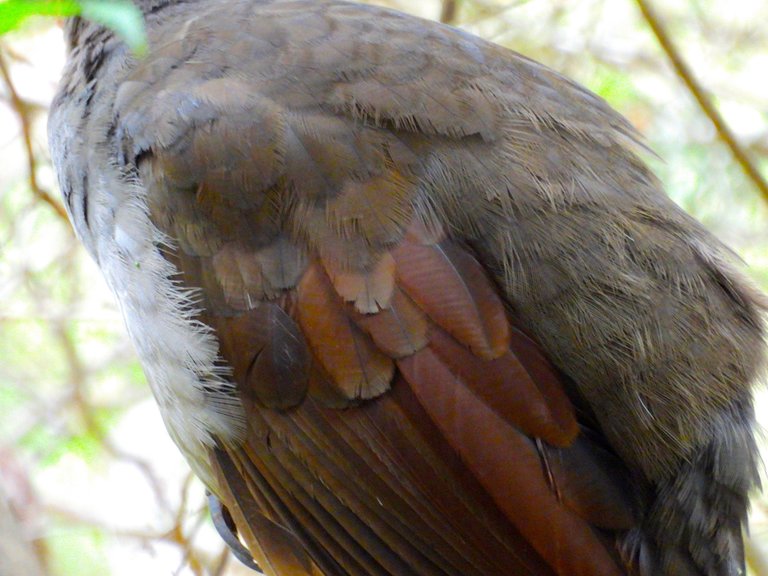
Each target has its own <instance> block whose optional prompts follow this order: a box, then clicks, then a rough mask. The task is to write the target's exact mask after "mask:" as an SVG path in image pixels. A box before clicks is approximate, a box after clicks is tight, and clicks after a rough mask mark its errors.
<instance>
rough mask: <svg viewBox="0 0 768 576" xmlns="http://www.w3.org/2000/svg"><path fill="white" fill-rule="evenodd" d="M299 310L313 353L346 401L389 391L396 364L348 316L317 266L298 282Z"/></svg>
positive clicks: (310, 269) (300, 319)
mask: <svg viewBox="0 0 768 576" xmlns="http://www.w3.org/2000/svg"><path fill="white" fill-rule="evenodd" d="M297 309H298V317H299V322H300V324H301V326H302V328H303V329H304V333H305V335H306V337H307V341H308V342H309V345H310V347H311V349H312V352H313V353H314V355H315V356H316V357H317V359H318V361H319V362H320V364H321V365H322V366H323V368H324V369H325V371H326V372H327V373H328V375H329V376H330V377H331V379H332V384H333V385H334V386H335V387H337V388H338V390H339V391H340V392H341V393H342V394H343V395H344V396H345V397H346V398H349V399H351V400H362V399H365V398H373V397H375V396H378V395H379V394H381V393H382V392H384V391H386V390H387V389H388V388H389V383H390V381H391V380H392V375H393V373H394V364H393V363H392V361H391V360H390V359H389V358H387V357H386V356H385V355H384V354H383V353H382V352H380V351H379V350H378V349H377V348H376V347H375V346H374V344H373V341H372V340H371V338H370V336H368V335H367V334H365V333H364V332H363V331H362V330H360V329H359V328H358V327H357V326H355V325H354V323H353V322H352V321H351V320H350V318H349V317H348V316H347V315H346V313H345V311H344V302H343V301H342V299H341V298H340V297H339V296H338V295H337V294H336V293H335V292H334V291H333V287H332V285H331V282H330V280H329V279H328V277H327V276H326V274H325V272H324V271H323V269H322V267H320V266H319V265H317V264H315V265H312V266H310V267H309V269H308V270H307V272H306V273H305V274H304V277H303V278H302V279H301V282H300V283H299V288H298V304H297Z"/></svg>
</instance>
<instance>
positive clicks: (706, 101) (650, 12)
mask: <svg viewBox="0 0 768 576" xmlns="http://www.w3.org/2000/svg"><path fill="white" fill-rule="evenodd" d="M636 2H637V5H638V7H639V8H640V11H641V12H642V14H643V18H645V21H646V22H647V23H648V26H649V27H650V28H651V30H652V31H653V33H654V35H655V36H656V39H657V40H658V42H659V45H660V46H661V48H662V49H663V50H664V52H665V53H666V55H667V58H669V61H670V62H671V63H672V66H673V67H674V69H675V72H677V75H678V76H680V78H682V80H683V82H684V83H685V85H686V86H687V88H688V90H689V91H690V92H691V94H693V97H694V98H695V99H696V102H698V104H699V107H700V108H701V109H702V111H703V112H704V114H706V116H707V117H708V118H709V119H710V121H711V122H712V124H714V125H715V129H716V130H717V134H718V136H719V137H720V139H721V140H722V141H723V142H725V144H726V146H728V148H729V149H730V150H731V153H732V154H733V157H734V158H735V159H736V161H737V162H738V163H739V165H740V166H741V168H742V170H743V171H744V173H745V174H746V176H747V178H749V179H750V180H751V181H752V183H753V184H754V185H755V187H757V189H758V190H759V191H760V194H761V195H762V197H763V199H764V200H765V201H766V202H768V181H766V179H765V178H764V177H763V175H762V174H761V173H760V170H758V168H757V166H756V165H755V163H754V162H753V161H752V160H751V159H750V157H749V154H747V151H746V150H745V149H744V147H743V146H742V145H741V144H740V143H739V141H738V139H737V138H736V135H735V134H734V133H733V131H732V130H731V128H730V126H728V124H727V123H726V121H725V119H724V118H723V117H722V115H721V114H720V112H719V111H718V110H717V108H716V107H715V105H714V104H713V103H712V99H711V98H710V97H709V96H708V95H707V93H706V90H705V89H704V87H703V86H702V85H701V83H700V82H699V80H698V79H697V78H696V76H695V74H694V73H693V70H691V67H690V66H689V65H688V63H687V62H686V61H685V59H684V58H683V56H682V54H681V53H680V51H679V50H678V49H677V47H676V46H675V44H674V42H673V41H672V38H671V37H670V35H669V33H668V32H667V30H666V28H665V27H664V24H663V23H662V22H661V20H660V19H659V17H658V14H657V13H656V9H655V8H654V7H653V6H652V4H651V0H636Z"/></svg>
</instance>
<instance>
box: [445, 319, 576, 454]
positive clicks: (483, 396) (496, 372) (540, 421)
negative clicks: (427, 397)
mask: <svg viewBox="0 0 768 576" xmlns="http://www.w3.org/2000/svg"><path fill="white" fill-rule="evenodd" d="M430 348H431V349H432V350H433V351H434V352H435V353H436V354H437V355H438V356H439V357H440V361H441V362H442V363H443V364H444V365H445V366H446V367H447V368H449V369H450V371H451V374H452V377H453V378H455V379H456V380H457V382H461V385H463V386H466V387H467V388H468V389H469V390H470V391H471V393H473V394H475V395H477V397H478V401H481V402H484V403H485V404H487V405H488V407H490V408H491V409H492V410H493V411H494V412H496V413H497V414H498V415H499V416H501V417H502V418H504V419H505V420H506V421H507V422H509V423H510V424H511V425H512V426H515V427H517V428H518V429H519V430H520V431H522V432H524V433H525V434H527V435H529V436H533V437H539V438H542V439H543V440H545V441H547V442H549V443H551V444H554V445H556V446H567V445H568V444H570V443H571V442H572V441H573V439H574V434H572V433H571V429H572V427H573V426H574V425H575V423H576V421H575V419H574V418H573V416H571V418H570V420H569V421H566V422H560V421H558V419H557V416H556V415H555V414H553V412H552V410H551V409H550V406H549V405H548V403H547V401H546V400H545V398H544V395H543V394H542V393H541V391H540V390H539V388H538V387H537V386H536V383H535V382H534V380H533V379H532V377H531V375H530V374H529V373H528V372H527V370H526V368H525V366H524V365H523V364H521V362H520V360H519V359H518V358H517V357H516V356H515V355H514V354H513V353H512V352H509V351H508V352H506V353H505V354H503V355H502V356H500V357H498V358H496V359H493V360H483V359H481V358H480V357H478V356H475V355H474V354H471V353H469V351H468V350H467V349H466V348H463V347H462V346H461V344H459V343H458V342H456V341H455V340H453V339H452V338H451V337H449V336H448V335H447V334H445V333H444V332H442V331H441V330H440V329H434V330H432V331H431V332H430ZM559 394H561V395H562V394H563V392H562V391H559Z"/></svg>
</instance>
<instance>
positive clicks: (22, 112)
mask: <svg viewBox="0 0 768 576" xmlns="http://www.w3.org/2000/svg"><path fill="white" fill-rule="evenodd" d="M0 75H1V76H2V77H3V80H4V81H5V85H6V86H7V87H8V94H9V96H10V99H11V104H12V108H13V109H14V111H15V112H16V115H17V116H18V117H19V123H20V124H21V135H22V140H23V141H24V148H25V150H26V152H27V169H28V170H29V187H30V189H31V190H32V193H33V194H34V195H35V196H37V197H38V198H39V199H40V200H42V201H43V202H45V203H46V204H48V206H50V207H51V208H52V209H53V211H54V212H55V213H56V215H57V216H59V218H61V219H62V220H64V221H65V222H68V221H69V218H67V213H66V211H65V210H64V207H63V206H62V205H61V204H60V203H59V202H57V201H56V200H54V199H53V197H52V196H51V195H50V194H49V193H48V192H46V191H45V190H43V189H42V188H41V187H40V184H39V183H38V181H37V159H36V156H35V151H34V148H33V146H32V119H31V118H30V116H29V113H28V106H27V104H26V103H25V102H24V100H22V99H21V97H20V96H19V93H18V92H17V91H16V87H15V86H14V84H13V79H12V78H11V73H10V71H9V69H8V66H7V64H6V62H5V58H3V52H2V50H0Z"/></svg>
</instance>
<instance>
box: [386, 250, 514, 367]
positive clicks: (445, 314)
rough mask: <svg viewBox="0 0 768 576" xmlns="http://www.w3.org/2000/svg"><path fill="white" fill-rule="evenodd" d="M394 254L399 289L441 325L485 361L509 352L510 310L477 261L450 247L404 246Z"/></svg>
mask: <svg viewBox="0 0 768 576" xmlns="http://www.w3.org/2000/svg"><path fill="white" fill-rule="evenodd" d="M392 254H393V256H394V258H395V262H396V264H397V280H398V285H399V286H401V287H402V288H403V290H404V291H405V292H406V293H407V294H408V295H409V296H410V297H411V298H412V299H413V300H414V301H415V302H416V304H418V305H419V307H420V308H422V309H423V310H424V311H425V312H426V313H427V315H428V316H429V317H430V318H431V319H432V320H433V321H434V322H435V323H436V324H438V325H439V326H441V327H442V328H444V329H445V330H446V331H447V332H448V333H449V334H451V335H452V336H454V337H455V338H456V339H457V340H459V341H460V342H462V343H463V344H465V345H467V346H468V347H469V348H470V349H471V350H472V351H473V352H474V353H476V354H478V355H479V356H481V357H482V358H495V357H498V356H500V355H501V354H503V353H504V352H505V350H506V348H507V346H508V343H509V324H508V322H507V318H506V313H505V311H504V305H503V304H502V302H501V300H500V299H499V296H498V294H497V293H496V292H495V291H494V290H493V289H492V287H491V284H490V282H489V281H488V279H487V276H486V274H485V271H484V270H483V268H482V266H480V264H479V263H478V262H477V261H476V260H475V259H474V258H472V257H471V256H470V255H469V254H467V253H466V252H464V251H461V250H458V249H457V248H455V247H453V246H452V245H451V244H449V243H441V244H439V245H437V244H436V245H422V244H414V243H411V242H404V243H402V244H401V245H400V246H398V247H397V248H396V249H395V250H394V251H393V252H392Z"/></svg>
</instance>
